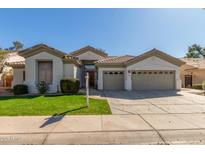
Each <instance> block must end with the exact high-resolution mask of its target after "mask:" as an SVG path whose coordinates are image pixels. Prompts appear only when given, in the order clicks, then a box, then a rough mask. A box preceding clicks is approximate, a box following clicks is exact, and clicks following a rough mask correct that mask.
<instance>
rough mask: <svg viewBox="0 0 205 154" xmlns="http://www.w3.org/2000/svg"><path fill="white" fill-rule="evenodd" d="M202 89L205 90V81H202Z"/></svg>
mask: <svg viewBox="0 0 205 154" xmlns="http://www.w3.org/2000/svg"><path fill="white" fill-rule="evenodd" d="M202 89H203V90H204V91H205V81H203V82H202Z"/></svg>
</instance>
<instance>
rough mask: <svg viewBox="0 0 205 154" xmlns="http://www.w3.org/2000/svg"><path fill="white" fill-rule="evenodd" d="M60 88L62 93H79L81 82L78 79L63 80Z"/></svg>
mask: <svg viewBox="0 0 205 154" xmlns="http://www.w3.org/2000/svg"><path fill="white" fill-rule="evenodd" d="M60 87H61V92H62V93H77V92H78V91H79V89H80V81H79V80H78V79H76V78H65V79H61V81H60Z"/></svg>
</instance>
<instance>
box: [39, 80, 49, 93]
mask: <svg viewBox="0 0 205 154" xmlns="http://www.w3.org/2000/svg"><path fill="white" fill-rule="evenodd" d="M37 88H38V91H39V93H40V94H45V93H46V92H47V90H48V85H47V83H46V82H45V81H41V82H40V83H39V84H38V85H37Z"/></svg>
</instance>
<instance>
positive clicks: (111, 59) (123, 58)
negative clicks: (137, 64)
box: [96, 55, 135, 64]
mask: <svg viewBox="0 0 205 154" xmlns="http://www.w3.org/2000/svg"><path fill="white" fill-rule="evenodd" d="M134 57H135V56H131V55H125V56H114V57H108V58H105V59H102V60H99V61H97V62H96V64H120V63H124V62H126V61H128V60H130V59H133V58H134Z"/></svg>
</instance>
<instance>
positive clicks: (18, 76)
mask: <svg viewBox="0 0 205 154" xmlns="http://www.w3.org/2000/svg"><path fill="white" fill-rule="evenodd" d="M23 71H24V68H14V69H13V82H12V87H13V86H15V85H17V84H23V83H24V80H23Z"/></svg>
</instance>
